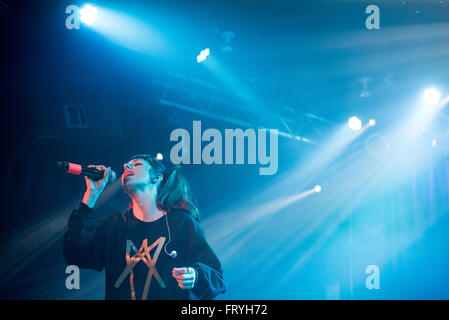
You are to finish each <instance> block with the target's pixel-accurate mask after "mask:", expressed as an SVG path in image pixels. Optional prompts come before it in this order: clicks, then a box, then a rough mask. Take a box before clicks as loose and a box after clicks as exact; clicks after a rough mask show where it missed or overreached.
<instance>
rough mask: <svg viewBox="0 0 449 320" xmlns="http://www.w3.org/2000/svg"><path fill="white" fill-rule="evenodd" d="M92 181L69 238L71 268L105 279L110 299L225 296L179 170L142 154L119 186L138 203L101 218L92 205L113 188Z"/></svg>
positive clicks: (127, 165)
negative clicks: (99, 274)
mask: <svg viewBox="0 0 449 320" xmlns="http://www.w3.org/2000/svg"><path fill="white" fill-rule="evenodd" d="M91 167H95V168H97V169H99V170H105V174H104V178H103V179H101V180H98V181H93V180H91V179H90V178H88V177H85V179H86V185H87V190H86V192H85V194H84V197H83V200H82V203H81V204H80V206H79V208H78V209H76V210H74V211H73V213H72V214H71V216H70V218H69V222H68V229H67V231H66V233H65V235H64V248H63V252H64V258H65V260H66V262H67V264H70V265H77V266H78V267H80V268H90V269H95V270H99V271H100V270H102V269H103V268H105V273H106V299H123V300H124V299H133V300H135V299H142V300H145V299H213V298H215V297H216V296H217V295H218V294H221V293H224V292H225V286H224V282H223V270H222V267H221V263H220V261H219V260H218V258H217V256H216V255H215V253H214V252H213V250H212V249H211V247H210V246H209V244H208V243H207V241H206V238H205V235H204V232H203V230H202V228H201V226H200V225H199V223H198V221H199V211H198V208H197V207H196V205H195V204H194V202H193V200H192V197H191V192H190V188H189V185H188V183H187V181H186V180H185V178H184V177H183V175H182V174H181V172H180V171H179V169H178V168H177V167H175V169H173V170H172V171H171V172H170V173H166V169H165V166H164V165H163V164H162V162H161V161H158V160H156V159H155V158H153V157H152V156H150V155H146V154H145V155H136V156H134V157H132V158H131V159H130V160H129V161H128V162H127V163H125V164H124V173H123V175H122V178H121V181H122V186H123V189H124V191H125V192H126V194H128V195H129V197H130V198H131V201H132V205H131V207H130V208H129V209H128V210H127V211H125V212H123V213H121V214H112V215H110V216H109V217H108V218H106V219H99V218H98V217H96V214H95V213H94V211H93V208H94V205H95V202H96V200H97V199H98V197H99V196H100V194H101V192H102V191H103V190H104V188H105V186H106V184H107V182H108V181H107V179H108V178H107V177H108V170H110V169H109V168H106V167H104V166H91Z"/></svg>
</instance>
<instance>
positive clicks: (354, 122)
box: [348, 117, 362, 131]
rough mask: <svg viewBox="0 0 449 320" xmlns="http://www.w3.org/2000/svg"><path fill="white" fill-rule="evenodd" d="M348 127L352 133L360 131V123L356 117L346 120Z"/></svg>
mask: <svg viewBox="0 0 449 320" xmlns="http://www.w3.org/2000/svg"><path fill="white" fill-rule="evenodd" d="M348 127H349V128H351V129H352V130H354V131H357V130H360V129H361V128H362V121H361V120H360V119H359V118H357V117H351V118H349V120H348Z"/></svg>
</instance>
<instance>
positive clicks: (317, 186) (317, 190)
mask: <svg viewBox="0 0 449 320" xmlns="http://www.w3.org/2000/svg"><path fill="white" fill-rule="evenodd" d="M313 190H315V192H321V186H320V185H318V184H317V185H316V186H315V188H313Z"/></svg>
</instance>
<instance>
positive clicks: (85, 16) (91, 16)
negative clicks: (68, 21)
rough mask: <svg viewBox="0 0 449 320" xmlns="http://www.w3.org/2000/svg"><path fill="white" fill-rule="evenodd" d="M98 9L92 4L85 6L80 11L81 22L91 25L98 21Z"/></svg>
mask: <svg viewBox="0 0 449 320" xmlns="http://www.w3.org/2000/svg"><path fill="white" fill-rule="evenodd" d="M97 11H98V10H97V8H95V7H94V6H92V5H90V4H86V5H84V6H83V7H82V8H81V9H80V20H81V22H83V23H85V24H87V25H91V24H93V23H94V22H95V20H97Z"/></svg>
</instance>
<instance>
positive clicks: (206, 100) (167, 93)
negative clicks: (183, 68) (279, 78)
mask: <svg viewBox="0 0 449 320" xmlns="http://www.w3.org/2000/svg"><path fill="white" fill-rule="evenodd" d="M160 84H161V85H162V86H163V90H162V96H161V98H160V99H159V102H160V103H161V104H162V105H166V106H169V107H173V108H176V109H180V110H184V111H188V112H192V113H195V114H199V115H201V116H205V117H209V118H213V119H217V120H222V121H225V122H229V123H232V124H235V125H239V126H242V127H250V128H258V129H268V128H277V129H278V133H279V135H280V136H283V137H286V138H289V139H294V140H297V141H301V142H305V143H312V144H319V143H320V142H319V141H317V140H314V139H312V138H310V137H306V136H303V132H307V134H308V133H309V132H313V131H315V132H318V133H319V131H320V130H321V129H320V128H322V127H323V125H324V126H329V125H334V124H333V123H332V122H331V121H329V120H327V119H324V118H322V117H319V116H316V115H313V114H310V113H307V114H302V115H300V114H298V113H297V111H296V110H295V109H294V108H288V107H286V106H283V107H282V108H280V109H279V110H278V111H276V112H274V113H273V112H262V113H260V112H257V113H256V112H253V111H250V110H251V108H249V107H248V103H249V102H251V101H253V99H252V98H251V97H248V96H242V95H239V94H236V93H234V92H231V91H228V90H226V89H224V88H221V87H218V86H215V85H213V84H210V83H206V82H204V81H202V80H198V79H195V78H192V77H188V76H185V75H181V74H177V73H169V74H168V78H167V80H166V81H165V82H164V83H160ZM318 136H319V135H318Z"/></svg>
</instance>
